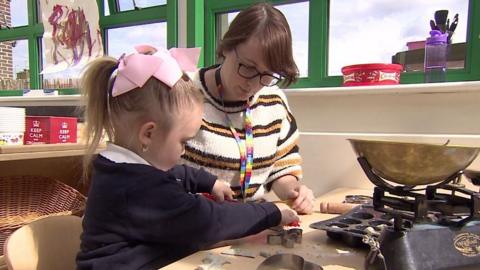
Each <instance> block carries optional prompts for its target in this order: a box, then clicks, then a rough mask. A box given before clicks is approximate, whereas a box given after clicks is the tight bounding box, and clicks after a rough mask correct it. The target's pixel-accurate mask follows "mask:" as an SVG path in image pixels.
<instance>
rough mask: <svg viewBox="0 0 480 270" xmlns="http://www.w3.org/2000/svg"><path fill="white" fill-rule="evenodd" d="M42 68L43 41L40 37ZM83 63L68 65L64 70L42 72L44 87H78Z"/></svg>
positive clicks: (43, 66) (43, 60) (43, 59)
mask: <svg viewBox="0 0 480 270" xmlns="http://www.w3.org/2000/svg"><path fill="white" fill-rule="evenodd" d="M41 40H42V41H41V42H42V63H43V64H42V70H43V69H44V68H45V66H46V64H45V63H46V61H45V41H44V39H43V38H42V39H41ZM84 66H85V65H77V66H73V67H69V68H67V69H66V70H64V71H61V72H55V73H47V74H42V75H41V76H42V82H43V88H44V89H63V88H78V82H79V78H80V73H81V71H82V68H83V67H84Z"/></svg>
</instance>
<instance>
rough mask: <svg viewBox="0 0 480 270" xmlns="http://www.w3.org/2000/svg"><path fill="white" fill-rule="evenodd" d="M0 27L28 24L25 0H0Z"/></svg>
mask: <svg viewBox="0 0 480 270" xmlns="http://www.w3.org/2000/svg"><path fill="white" fill-rule="evenodd" d="M0 24H1V28H6V26H7V27H16V26H23V25H27V24H28V16H27V0H0Z"/></svg>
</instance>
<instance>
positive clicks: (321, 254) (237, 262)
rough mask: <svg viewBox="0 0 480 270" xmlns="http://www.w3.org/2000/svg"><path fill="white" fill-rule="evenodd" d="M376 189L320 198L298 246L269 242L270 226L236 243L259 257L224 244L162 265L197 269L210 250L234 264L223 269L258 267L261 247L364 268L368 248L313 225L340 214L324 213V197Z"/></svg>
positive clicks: (321, 262) (331, 266)
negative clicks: (340, 239) (352, 244)
mask: <svg viewBox="0 0 480 270" xmlns="http://www.w3.org/2000/svg"><path fill="white" fill-rule="evenodd" d="M372 193H373V190H366V189H350V188H339V189H335V190H333V191H331V192H328V193H327V194H324V195H322V196H320V197H318V198H317V200H316V203H315V210H316V211H315V213H313V214H311V215H303V216H300V219H301V224H300V225H301V228H302V229H303V238H302V243H301V244H295V247H294V248H285V247H283V246H281V245H268V244H266V235H267V234H269V233H270V234H271V233H272V231H270V230H267V231H265V232H263V233H260V234H259V235H257V236H255V237H252V238H251V239H249V240H248V242H245V243H241V244H238V245H235V247H238V248H241V249H242V250H247V251H250V252H252V253H253V254H256V255H257V256H256V257H255V258H246V257H240V256H233V255H223V254H221V252H222V251H225V250H228V249H229V248H231V246H226V247H220V248H216V249H212V250H206V251H199V252H197V253H195V254H192V255H190V256H188V257H186V258H184V259H182V260H179V261H177V262H175V263H172V264H170V265H168V266H166V267H163V268H162V269H170V270H187V269H189V270H193V269H195V268H196V267H197V266H199V265H201V264H202V260H203V259H204V258H205V257H207V255H208V254H209V253H213V254H215V255H219V256H222V257H224V258H225V259H227V260H228V261H229V262H230V264H225V265H224V267H223V269H225V270H228V269H246V270H249V269H252V270H255V269H256V268H257V267H258V265H260V263H261V262H262V261H263V260H265V258H264V257H262V256H260V255H259V254H260V251H264V252H268V253H270V254H272V255H273V254H276V253H277V252H282V253H293V254H297V255H300V256H302V257H303V258H304V259H305V260H307V261H310V262H313V263H316V264H318V265H321V266H322V267H323V269H325V270H328V269H332V270H333V269H363V262H364V258H365V255H366V250H358V249H353V248H349V247H347V246H346V245H344V244H342V243H340V242H335V241H332V240H331V239H329V238H328V236H327V235H326V233H325V231H322V230H315V229H312V228H310V227H309V225H310V224H311V223H314V222H317V221H321V220H326V219H330V218H333V217H335V216H336V215H331V214H321V213H320V212H319V209H320V202H321V201H335V202H342V201H343V200H344V198H345V195H348V194H360V195H371V194H372Z"/></svg>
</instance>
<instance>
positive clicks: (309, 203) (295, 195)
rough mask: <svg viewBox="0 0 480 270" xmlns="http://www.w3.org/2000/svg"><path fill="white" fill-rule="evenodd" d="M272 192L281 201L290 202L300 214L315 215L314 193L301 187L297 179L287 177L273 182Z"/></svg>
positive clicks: (305, 187)
mask: <svg viewBox="0 0 480 270" xmlns="http://www.w3.org/2000/svg"><path fill="white" fill-rule="evenodd" d="M272 190H273V191H274V192H275V194H276V195H277V196H278V197H279V198H280V199H281V200H290V201H291V207H292V209H294V210H295V211H297V213H299V214H311V213H313V206H314V201H315V196H314V195H313V191H312V190H311V189H309V188H308V187H307V186H305V185H301V184H300V183H299V182H298V180H297V178H295V177H293V176H291V175H286V176H283V177H281V178H279V179H277V180H275V182H273V185H272Z"/></svg>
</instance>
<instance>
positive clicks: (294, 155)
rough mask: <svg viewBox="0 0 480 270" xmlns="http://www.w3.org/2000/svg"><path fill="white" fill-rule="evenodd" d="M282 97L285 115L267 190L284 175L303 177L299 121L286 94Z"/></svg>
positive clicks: (267, 182)
mask: <svg viewBox="0 0 480 270" xmlns="http://www.w3.org/2000/svg"><path fill="white" fill-rule="evenodd" d="M280 97H281V98H282V100H283V102H284V108H285V117H284V118H283V119H282V126H281V129H280V136H279V139H278V141H277V152H276V156H275V162H274V164H273V169H272V171H271V172H270V175H269V176H268V178H267V181H266V182H265V184H266V187H267V190H269V189H270V187H271V184H272V183H273V181H275V180H276V179H278V178H280V177H282V176H285V175H293V176H295V177H296V178H297V179H299V180H300V179H301V178H302V167H301V162H302V158H301V156H300V153H299V147H298V139H299V131H298V128H297V122H296V121H295V117H294V116H293V115H292V113H291V112H290V109H289V108H288V104H287V100H286V97H285V95H283V94H282V95H280Z"/></svg>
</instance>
